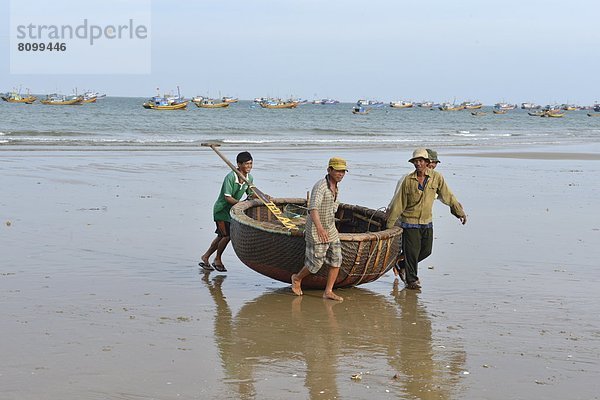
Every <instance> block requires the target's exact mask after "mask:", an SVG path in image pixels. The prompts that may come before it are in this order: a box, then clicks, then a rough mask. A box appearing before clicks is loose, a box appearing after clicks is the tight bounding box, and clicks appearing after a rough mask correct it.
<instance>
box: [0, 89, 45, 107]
mask: <svg viewBox="0 0 600 400" xmlns="http://www.w3.org/2000/svg"><path fill="white" fill-rule="evenodd" d="M0 97H1V98H2V100H4V101H6V102H8V103H24V104H32V103H33V102H34V101H36V100H37V97H35V96H32V95H31V94H29V89H27V95H22V94H21V91H20V90H19V91H18V92H17V91H16V90H14V91H12V92H7V93H5V94H4V95H2V96H0Z"/></svg>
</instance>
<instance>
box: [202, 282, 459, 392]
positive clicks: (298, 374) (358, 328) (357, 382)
mask: <svg viewBox="0 0 600 400" xmlns="http://www.w3.org/2000/svg"><path fill="white" fill-rule="evenodd" d="M224 279H225V276H223V275H217V276H215V277H213V278H212V279H210V278H209V274H208V273H205V274H204V275H203V277H202V282H204V284H205V286H206V287H207V288H208V290H209V292H210V295H211V297H212V299H213V300H214V302H215V306H216V309H215V316H214V337H215V341H216V344H217V348H218V351H219V356H220V358H221V362H222V366H223V373H224V376H225V380H224V383H225V385H226V386H227V387H228V391H231V394H232V395H234V396H235V397H238V398H242V399H250V398H265V396H266V395H269V394H270V395H273V394H276V393H278V392H281V393H280V394H282V395H283V396H284V397H285V398H294V396H296V397H298V396H299V397H298V398H310V399H316V398H351V397H353V398H357V397H359V398H367V397H372V396H373V395H374V394H375V393H381V394H385V395H387V396H390V394H391V395H392V396H398V398H406V397H407V396H408V397H409V398H413V397H414V398H428V399H429V398H431V399H433V398H436V399H448V398H453V397H455V396H456V394H457V393H456V392H457V391H458V390H459V387H460V383H461V381H460V380H461V372H462V371H463V370H464V366H465V361H466V353H465V351H464V350H463V349H462V345H461V343H457V340H455V339H446V338H440V339H439V340H446V341H448V342H449V343H444V344H445V346H442V345H441V343H439V342H438V341H439V340H436V339H434V338H433V337H432V335H433V333H432V322H431V320H430V317H429V315H428V313H427V311H426V309H425V307H424V306H423V304H422V302H421V301H420V300H419V297H418V296H419V295H418V294H417V293H415V292H407V291H406V290H399V289H398V287H397V285H395V286H394V289H393V291H392V293H391V296H384V295H381V294H378V293H374V292H371V291H369V290H365V289H358V288H351V289H347V290H344V298H345V300H344V302H342V303H338V302H333V301H328V300H324V299H322V298H321V294H320V292H316V291H315V292H311V291H306V292H305V295H304V296H301V297H297V296H293V295H291V293H290V292H289V289H288V288H285V289H278V290H273V291H269V292H267V293H264V294H262V295H260V296H258V297H257V298H255V299H253V300H250V301H248V302H246V303H245V304H244V305H242V307H241V308H240V310H239V311H238V312H237V313H236V314H235V315H234V314H233V313H232V310H231V308H230V307H229V305H228V303H227V301H226V296H225V295H224V293H223V281H224ZM434 342H436V343H437V344H438V345H436V346H434ZM305 391H306V392H305Z"/></svg>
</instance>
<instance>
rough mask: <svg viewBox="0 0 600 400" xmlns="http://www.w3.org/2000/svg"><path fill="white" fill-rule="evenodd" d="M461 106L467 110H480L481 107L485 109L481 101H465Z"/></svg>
mask: <svg viewBox="0 0 600 400" xmlns="http://www.w3.org/2000/svg"><path fill="white" fill-rule="evenodd" d="M461 106H463V107H464V108H465V109H466V110H479V109H480V108H481V107H483V103H481V102H479V101H465V102H463V103H461Z"/></svg>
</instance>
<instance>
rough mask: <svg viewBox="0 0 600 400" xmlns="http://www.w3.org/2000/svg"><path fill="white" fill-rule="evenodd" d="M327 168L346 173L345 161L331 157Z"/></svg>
mask: <svg viewBox="0 0 600 400" xmlns="http://www.w3.org/2000/svg"><path fill="white" fill-rule="evenodd" d="M328 166H329V167H331V168H333V169H335V170H336V171H348V167H347V166H346V160H344V159H343V158H339V157H331V158H330V159H329V165H328Z"/></svg>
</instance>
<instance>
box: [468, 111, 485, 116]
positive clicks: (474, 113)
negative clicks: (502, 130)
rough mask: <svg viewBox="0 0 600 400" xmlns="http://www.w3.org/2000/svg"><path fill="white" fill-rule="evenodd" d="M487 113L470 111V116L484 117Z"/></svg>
mask: <svg viewBox="0 0 600 400" xmlns="http://www.w3.org/2000/svg"><path fill="white" fill-rule="evenodd" d="M486 114H487V113H486V112H485V111H472V112H471V115H474V116H476V117H480V116H482V115H486Z"/></svg>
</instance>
